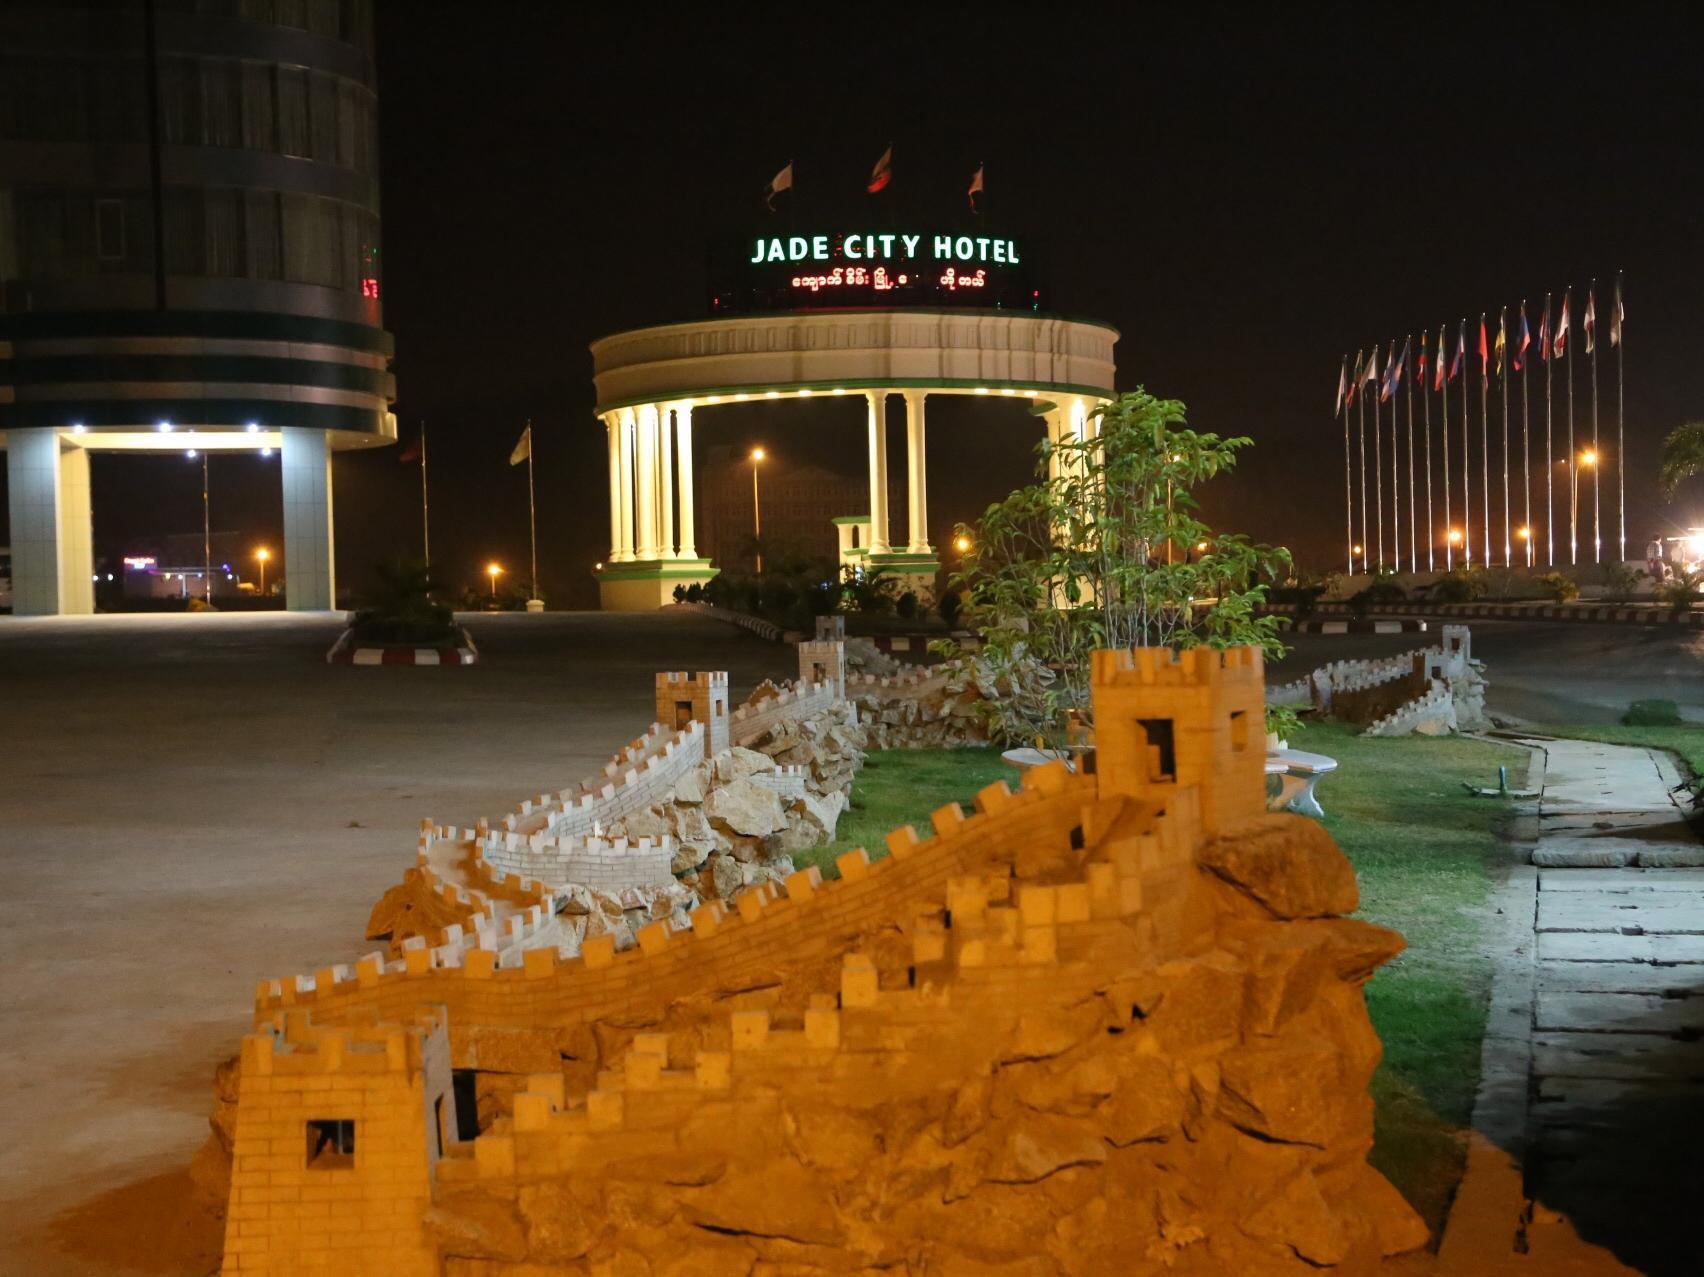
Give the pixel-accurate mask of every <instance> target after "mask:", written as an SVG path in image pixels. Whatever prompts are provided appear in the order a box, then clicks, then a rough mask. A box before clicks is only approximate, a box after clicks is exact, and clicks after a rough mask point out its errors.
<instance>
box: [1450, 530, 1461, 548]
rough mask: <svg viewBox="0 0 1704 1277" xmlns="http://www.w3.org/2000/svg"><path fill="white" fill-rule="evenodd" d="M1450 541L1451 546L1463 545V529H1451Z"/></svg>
mask: <svg viewBox="0 0 1704 1277" xmlns="http://www.w3.org/2000/svg"><path fill="white" fill-rule="evenodd" d="M1449 540H1450V544H1451V545H1460V544H1461V529H1460V528H1451V529H1450V538H1449Z"/></svg>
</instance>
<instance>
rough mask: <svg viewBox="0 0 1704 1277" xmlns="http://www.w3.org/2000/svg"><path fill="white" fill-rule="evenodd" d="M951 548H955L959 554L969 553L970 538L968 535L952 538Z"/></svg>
mask: <svg viewBox="0 0 1704 1277" xmlns="http://www.w3.org/2000/svg"><path fill="white" fill-rule="evenodd" d="M953 549H955V550H957V551H958V552H959V553H960V554H969V553H970V538H969V537H954V538H953Z"/></svg>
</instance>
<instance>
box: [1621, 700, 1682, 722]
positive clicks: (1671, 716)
mask: <svg viewBox="0 0 1704 1277" xmlns="http://www.w3.org/2000/svg"><path fill="white" fill-rule="evenodd" d="M1621 721H1622V722H1623V723H1625V724H1626V725H1627V726H1628V727H1679V726H1680V708H1679V707H1678V706H1677V705H1676V704H1675V703H1674V702H1673V701H1662V700H1654V701H1634V702H1633V703H1632V704H1631V705H1629V706H1628V707H1627V712H1626V713H1625V714H1623V715H1622V716H1621Z"/></svg>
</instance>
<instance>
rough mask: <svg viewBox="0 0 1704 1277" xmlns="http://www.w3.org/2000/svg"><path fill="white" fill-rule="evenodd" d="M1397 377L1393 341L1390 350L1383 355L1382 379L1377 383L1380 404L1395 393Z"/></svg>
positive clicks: (1399, 374)
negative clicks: (1383, 368)
mask: <svg viewBox="0 0 1704 1277" xmlns="http://www.w3.org/2000/svg"><path fill="white" fill-rule="evenodd" d="M1399 376H1401V373H1399V372H1398V371H1397V363H1396V342H1395V341H1394V340H1393V341H1392V342H1391V343H1390V350H1389V351H1388V352H1387V353H1386V354H1385V370H1384V377H1383V379H1382V380H1380V382H1379V402H1380V403H1384V402H1386V401H1387V400H1388V399H1389V398H1390V397H1391V396H1392V395H1394V394H1395V393H1396V381H1397V378H1398V377H1399Z"/></svg>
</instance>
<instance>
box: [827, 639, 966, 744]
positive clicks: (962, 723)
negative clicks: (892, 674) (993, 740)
mask: <svg viewBox="0 0 1704 1277" xmlns="http://www.w3.org/2000/svg"><path fill="white" fill-rule="evenodd" d="M939 675H940V677H939V679H938V680H937V679H930V680H928V681H927V682H926V683H925V684H924V685H923V686H922V688H920V689H918V690H915V691H913V690H909V689H905V688H894V687H882V686H880V685H879V684H876V685H860V686H858V687H856V688H848V690H847V694H848V696H850V697H851V698H852V701H853V703H854V704H855V705H856V706H857V707H858V710H859V714H860V717H861V718H862V719H863V721H864V723H865V724H866V731H867V733H868V737H869V741H870V748H871V749H957V748H960V747H962V746H965V745H986V744H988V742H989V733H988V720H987V718H986V716H985V712H984V710H983V709H982V705H983V703H984V702H989V701H994V700H996V699H998V698H999V696H1000V688H999V686H998V682H997V679H996V676H995V673H994V671H993V669H992V668H991V667H989V666H988V665H986V664H985V663H983V662H981V661H977V660H974V659H967V660H963V661H955V662H953V663H952V664H950V665H943V666H941V667H940V668H939Z"/></svg>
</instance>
